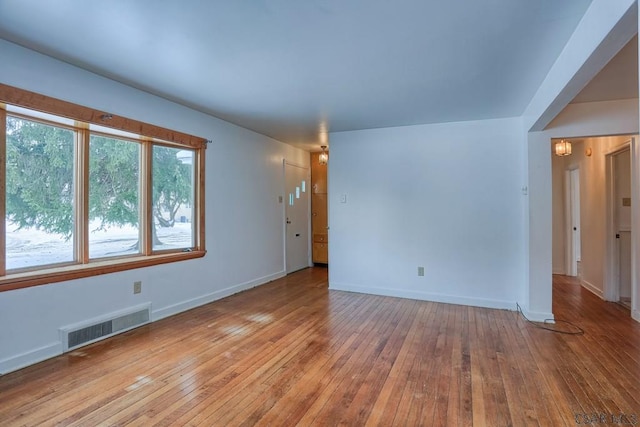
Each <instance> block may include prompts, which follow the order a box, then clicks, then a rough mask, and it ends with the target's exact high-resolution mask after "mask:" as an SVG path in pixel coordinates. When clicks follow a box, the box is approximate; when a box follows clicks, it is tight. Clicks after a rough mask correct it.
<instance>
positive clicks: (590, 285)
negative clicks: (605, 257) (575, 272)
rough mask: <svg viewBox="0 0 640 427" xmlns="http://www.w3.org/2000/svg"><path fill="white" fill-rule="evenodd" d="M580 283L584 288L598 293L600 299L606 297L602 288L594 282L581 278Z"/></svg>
mask: <svg viewBox="0 0 640 427" xmlns="http://www.w3.org/2000/svg"><path fill="white" fill-rule="evenodd" d="M580 284H581V285H582V287H583V288H585V289H586V290H588V291H589V292H591V293H592V294H594V295H596V296H597V297H598V298H600V299H604V293H603V292H602V290H601V289H598V288H597V287H596V286H595V285H594V284H593V283H591V282H588V281H586V280H580Z"/></svg>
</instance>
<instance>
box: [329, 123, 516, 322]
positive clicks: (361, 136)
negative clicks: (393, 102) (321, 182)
mask: <svg viewBox="0 0 640 427" xmlns="http://www.w3.org/2000/svg"><path fill="white" fill-rule="evenodd" d="M523 135H524V132H523V131H522V123H521V121H520V120H519V119H500V120H487V121H478V122H463V123H449V124H438V125H422V126H407V127H398V128H386V129H373V130H363V131H353V132H340V133H332V134H331V135H330V137H331V160H330V162H329V178H330V179H329V197H330V208H329V222H330V238H329V242H330V247H329V256H330V259H329V265H330V266H331V267H330V269H329V279H330V283H329V285H330V288H332V289H342V290H351V291H357V292H369V293H374V294H382V295H392V296H399V297H410V298H418V299H426V300H432V301H442V302H450V303H461V304H470V305H477V306H485V307H494V308H510V309H515V302H516V301H517V300H519V298H521V297H522V295H525V294H526V292H525V275H524V274H523V273H522V272H523V270H524V264H525V252H524V247H525V239H524V234H525V226H524V216H523V203H524V199H525V196H524V195H523V194H522V187H523V185H524V176H525V171H524V163H525V162H524V160H523V159H524V146H525V142H524V137H523ZM342 195H346V200H347V202H346V203H341V201H340V199H341V197H342ZM418 266H424V267H425V276H424V277H418V275H417V267H418Z"/></svg>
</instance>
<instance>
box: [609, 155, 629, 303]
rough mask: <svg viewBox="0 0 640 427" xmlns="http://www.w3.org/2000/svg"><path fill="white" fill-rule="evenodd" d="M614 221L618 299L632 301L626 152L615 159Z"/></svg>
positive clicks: (627, 157)
mask: <svg viewBox="0 0 640 427" xmlns="http://www.w3.org/2000/svg"><path fill="white" fill-rule="evenodd" d="M613 169H614V173H613V176H614V195H615V196H614V198H613V202H614V206H613V209H614V221H615V233H616V241H617V246H618V266H617V267H618V272H617V273H618V274H617V276H618V284H619V285H618V286H619V293H618V297H619V300H620V301H628V302H630V301H631V153H630V151H629V150H624V151H621V152H619V153H616V154H615V155H614V158H613Z"/></svg>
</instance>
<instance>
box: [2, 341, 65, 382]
mask: <svg viewBox="0 0 640 427" xmlns="http://www.w3.org/2000/svg"><path fill="white" fill-rule="evenodd" d="M61 354H62V343H61V342H54V343H51V344H48V345H45V346H43V347H40V348H36V349H35V350H29V351H26V352H24V353H21V354H18V355H16V356H11V357H8V358H6V359H3V360H0V375H5V374H8V373H9V372H13V371H17V370H18V369H22V368H26V367H27V366H30V365H35V364H36V363H39V362H42V361H44V360H47V359H51V358H52V357H55V356H59V355H61Z"/></svg>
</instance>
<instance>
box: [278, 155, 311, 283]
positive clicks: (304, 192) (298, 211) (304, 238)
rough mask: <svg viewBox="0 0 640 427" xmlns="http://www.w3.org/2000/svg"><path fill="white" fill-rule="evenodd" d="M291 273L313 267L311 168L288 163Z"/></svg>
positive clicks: (287, 241) (287, 222) (287, 227)
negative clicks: (310, 253)
mask: <svg viewBox="0 0 640 427" xmlns="http://www.w3.org/2000/svg"><path fill="white" fill-rule="evenodd" d="M284 181H285V233H286V236H285V252H286V257H285V258H286V264H287V265H286V271H287V274H289V273H291V272H294V271H297V270H301V269H303V268H306V267H309V265H310V261H309V226H310V222H309V218H310V217H309V169H307V168H303V167H300V166H297V165H293V164H290V163H287V162H285V163H284Z"/></svg>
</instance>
